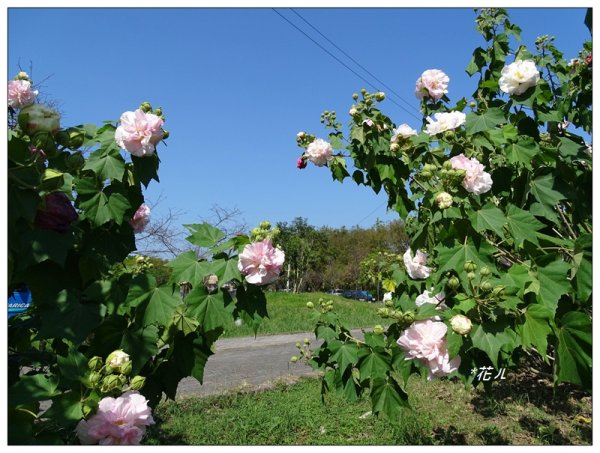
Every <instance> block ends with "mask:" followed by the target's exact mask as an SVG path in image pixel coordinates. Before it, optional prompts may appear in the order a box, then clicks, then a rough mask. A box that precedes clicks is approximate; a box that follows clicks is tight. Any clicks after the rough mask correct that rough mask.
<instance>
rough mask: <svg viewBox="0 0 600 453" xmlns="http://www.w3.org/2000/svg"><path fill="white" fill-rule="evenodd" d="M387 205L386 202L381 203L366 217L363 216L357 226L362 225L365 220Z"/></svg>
mask: <svg viewBox="0 0 600 453" xmlns="http://www.w3.org/2000/svg"><path fill="white" fill-rule="evenodd" d="M385 204H387V200H386V201H384V202H383V203H381V204H380V205H379V206H377V207H376V208H375V209H373V210H372V211H371V212H369V213H368V214H367V215H366V216H364V217H363V218H362V219H361V220H360V221H359V222H358V223H357V225H360V224H361V223H363V222H364V221H365V220H367V219H368V218H369V217H371V216H372V215H373V214H375V213H376V212H377V211H378V210H379V209H381V208H382V207H383V205H385Z"/></svg>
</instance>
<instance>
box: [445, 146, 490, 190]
mask: <svg viewBox="0 0 600 453" xmlns="http://www.w3.org/2000/svg"><path fill="white" fill-rule="evenodd" d="M450 162H451V163H452V168H453V169H455V170H465V172H466V174H465V179H463V183H462V185H463V187H464V188H465V189H466V190H467V191H468V192H471V193H474V194H476V195H481V194H482V193H485V192H487V191H489V190H490V189H491V188H492V183H493V181H492V177H491V176H490V174H489V173H487V172H485V171H484V169H485V167H484V166H483V164H480V163H479V161H478V160H477V159H475V158H474V157H472V158H471V159H468V158H467V157H466V156H465V155H464V154H459V155H458V156H454V157H452V158H450Z"/></svg>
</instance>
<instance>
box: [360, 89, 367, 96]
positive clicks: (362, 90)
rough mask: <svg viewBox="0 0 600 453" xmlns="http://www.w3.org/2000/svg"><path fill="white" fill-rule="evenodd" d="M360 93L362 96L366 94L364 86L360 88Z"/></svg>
mask: <svg viewBox="0 0 600 453" xmlns="http://www.w3.org/2000/svg"><path fill="white" fill-rule="evenodd" d="M360 94H362V95H363V96H364V95H365V94H367V90H365V89H364V88H361V89H360Z"/></svg>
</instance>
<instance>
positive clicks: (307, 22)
mask: <svg viewBox="0 0 600 453" xmlns="http://www.w3.org/2000/svg"><path fill="white" fill-rule="evenodd" d="M290 11H292V12H293V13H294V14H295V15H296V16H298V17H299V18H300V19H302V20H303V21H304V22H305V23H306V24H307V25H308V26H309V27H310V28H312V29H313V30H314V31H316V32H317V33H318V34H320V35H321V36H322V37H323V38H325V39H326V40H327V42H329V43H330V44H331V45H332V46H334V47H335V48H336V49H337V50H339V51H340V52H342V53H343V54H344V55H345V56H346V57H348V58H349V59H350V60H352V61H353V62H354V64H356V65H357V66H358V67H359V68H361V69H362V70H363V71H365V72H366V73H367V74H369V75H370V76H371V77H373V78H374V79H375V80H376V81H377V82H379V83H380V84H381V85H382V86H383V87H384V88H385V89H386V90H388V91H389V92H390V93H392V94H394V95H395V96H396V97H397V98H398V99H400V100H401V101H402V102H404V103H405V104H406V105H408V106H409V107H410V108H411V109H413V110H415V111H416V112H418V113H420V111H419V109H417V108H416V107H415V106H414V105H413V104H411V103H410V102H408V101H407V100H406V99H404V98H403V97H402V96H400V95H399V94H398V93H396V92H395V91H394V90H393V89H392V88H390V87H389V86H387V85H386V84H385V83H384V82H382V81H381V80H380V79H378V78H377V76H375V75H374V74H373V73H372V72H371V71H369V70H368V69H367V68H365V67H364V66H363V65H362V64H360V63H359V62H358V61H356V60H355V59H354V58H352V56H350V55H349V54H348V53H347V52H345V51H344V49H342V48H341V47H340V46H338V45H337V44H336V43H334V42H333V41H332V40H331V39H329V38H328V37H327V36H325V35H324V34H323V33H321V31H320V30H319V29H318V28H317V27H315V26H314V25H313V24H311V23H310V22H309V21H308V20H306V19H305V18H304V17H303V16H302V15H301V14H300V13H298V12H297V11H296V10H295V9H294V8H290Z"/></svg>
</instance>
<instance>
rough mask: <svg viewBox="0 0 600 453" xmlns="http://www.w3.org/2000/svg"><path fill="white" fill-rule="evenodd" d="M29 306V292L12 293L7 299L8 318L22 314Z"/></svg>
mask: <svg viewBox="0 0 600 453" xmlns="http://www.w3.org/2000/svg"><path fill="white" fill-rule="evenodd" d="M30 305H31V291H29V290H28V289H21V290H18V291H15V292H13V293H12V295H11V296H10V297H9V298H8V317H9V318H11V317H13V316H15V315H18V314H19V313H23V312H24V311H25V310H27V309H28V308H29V306H30Z"/></svg>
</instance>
